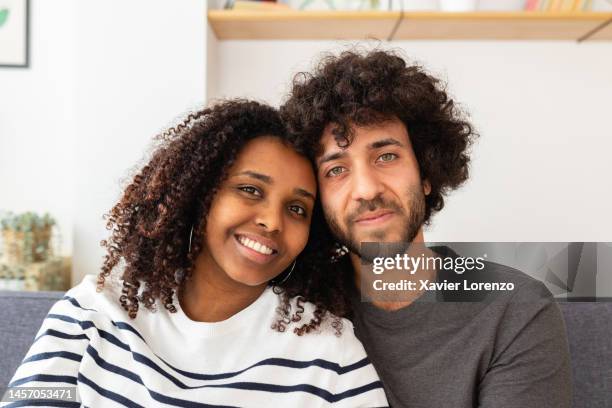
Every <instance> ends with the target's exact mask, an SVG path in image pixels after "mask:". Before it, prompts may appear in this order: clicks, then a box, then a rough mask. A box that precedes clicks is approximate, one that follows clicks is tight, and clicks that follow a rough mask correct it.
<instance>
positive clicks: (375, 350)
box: [353, 247, 571, 408]
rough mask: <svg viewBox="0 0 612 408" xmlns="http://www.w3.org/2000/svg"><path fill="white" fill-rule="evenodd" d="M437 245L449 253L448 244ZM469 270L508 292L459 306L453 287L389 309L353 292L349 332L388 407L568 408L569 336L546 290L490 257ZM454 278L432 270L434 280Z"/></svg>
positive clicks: (484, 294)
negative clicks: (368, 362) (377, 378)
mask: <svg viewBox="0 0 612 408" xmlns="http://www.w3.org/2000/svg"><path fill="white" fill-rule="evenodd" d="M435 251H436V252H438V253H439V254H441V255H443V256H457V254H455V253H454V252H452V250H450V249H449V248H446V247H440V248H436V249H435ZM470 273H472V274H474V273H477V274H479V275H471V276H470V278H469V279H471V280H474V281H495V282H513V283H514V285H515V289H514V290H513V291H510V292H500V291H496V292H495V293H494V292H480V293H476V294H474V293H470V294H469V300H470V301H461V302H457V301H456V300H466V299H465V298H462V294H461V293H457V292H452V293H444V292H437V293H434V292H431V291H428V292H425V294H424V295H422V296H421V298H419V299H418V300H417V301H416V302H414V303H412V304H411V305H409V306H407V307H405V308H402V309H399V310H397V311H391V312H388V311H385V310H382V309H378V308H376V307H375V306H373V305H372V304H371V303H364V302H361V301H360V298H359V296H357V295H356V296H355V297H354V298H353V307H354V313H355V316H354V324H355V331H356V334H357V337H358V338H359V339H360V340H361V341H362V342H363V344H364V346H365V349H366V351H367V353H368V356H369V358H370V360H371V361H372V363H373V364H374V367H375V368H376V369H377V371H378V374H379V375H380V377H381V380H382V382H383V384H384V386H385V391H386V393H387V398H388V400H389V403H390V404H391V406H392V407H407V408H416V407H423V408H425V407H427V408H434V407H435V408H445V407H448V408H462V407H466V408H467V407H487V408H489V407H495V408H513V407H516V408H530V407H533V408H548V407H550V408H565V407H568V408H569V407H570V406H571V374H570V372H571V368H570V362H569V361H570V360H569V349H568V343H567V335H566V331H565V324H564V322H563V317H562V315H561V312H560V310H559V307H558V305H557V304H556V303H555V301H554V299H553V298H552V296H551V294H550V292H549V291H548V289H546V287H545V286H544V285H543V284H542V283H541V282H539V281H537V280H535V279H533V278H531V277H529V276H527V275H526V274H524V273H522V272H520V271H517V270H515V269H512V268H509V267H506V266H503V265H499V264H495V263H490V262H487V263H486V267H485V269H484V270H483V271H481V272H475V271H472V272H470ZM458 276H460V275H457V274H455V273H453V272H449V273H446V274H444V273H443V272H442V271H440V272H438V276H437V280H438V281H443V279H448V280H453V279H458ZM460 277H461V279H463V278H466V277H468V275H467V273H466V274H464V275H463V276H460ZM463 295H467V294H465V293H464V294H463ZM436 299H437V300H436Z"/></svg>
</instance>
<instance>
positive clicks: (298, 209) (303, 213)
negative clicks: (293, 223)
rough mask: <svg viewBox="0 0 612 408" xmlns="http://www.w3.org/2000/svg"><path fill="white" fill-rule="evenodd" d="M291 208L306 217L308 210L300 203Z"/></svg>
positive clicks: (290, 207) (290, 208)
mask: <svg viewBox="0 0 612 408" xmlns="http://www.w3.org/2000/svg"><path fill="white" fill-rule="evenodd" d="M289 210H290V211H293V212H294V213H296V214H297V215H299V216H300V217H306V210H305V209H303V208H302V207H300V206H299V205H292V206H289Z"/></svg>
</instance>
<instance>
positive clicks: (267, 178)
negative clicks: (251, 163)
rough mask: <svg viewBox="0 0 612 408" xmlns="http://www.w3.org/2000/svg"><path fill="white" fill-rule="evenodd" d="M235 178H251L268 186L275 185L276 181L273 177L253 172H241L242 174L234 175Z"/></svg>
mask: <svg viewBox="0 0 612 408" xmlns="http://www.w3.org/2000/svg"><path fill="white" fill-rule="evenodd" d="M235 176H249V177H252V178H254V179H256V180H260V181H263V182H264V183H266V184H273V183H274V180H273V179H272V177H270V176H267V175H265V174H261V173H257V172H256V171H252V170H245V171H241V172H240V173H237V174H234V177H235Z"/></svg>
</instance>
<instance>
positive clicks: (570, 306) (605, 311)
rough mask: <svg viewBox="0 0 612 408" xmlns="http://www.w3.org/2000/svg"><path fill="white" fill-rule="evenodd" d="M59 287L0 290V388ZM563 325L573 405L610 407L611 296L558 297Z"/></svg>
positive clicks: (590, 407)
mask: <svg viewBox="0 0 612 408" xmlns="http://www.w3.org/2000/svg"><path fill="white" fill-rule="evenodd" d="M62 296H63V293H62V292H9V291H0V311H1V312H0V390H3V389H4V388H5V387H6V384H7V383H8V382H9V381H10V379H11V378H12V376H13V374H14V372H15V370H16V369H17V367H18V366H19V364H20V363H21V360H23V357H24V356H25V354H26V352H27V351H28V349H29V348H30V345H31V344H32V341H33V340H34V336H35V335H36V333H37V332H38V329H39V328H40V325H41V323H42V321H43V319H44V317H45V315H46V314H47V312H48V311H49V309H50V308H51V306H52V305H53V304H54V303H55V302H57V301H58V300H59V299H61V298H62ZM559 305H560V307H561V310H562V312H563V315H564V317H565V324H566V327H567V333H568V340H569V346H570V354H571V359H572V374H573V384H574V404H573V407H574V408H612V302H590V303H587V302H561V303H559Z"/></svg>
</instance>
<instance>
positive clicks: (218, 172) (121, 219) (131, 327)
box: [9, 100, 387, 407]
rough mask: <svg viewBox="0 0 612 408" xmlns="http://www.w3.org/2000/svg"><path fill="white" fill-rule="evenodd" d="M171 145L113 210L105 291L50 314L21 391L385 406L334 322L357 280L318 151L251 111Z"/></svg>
mask: <svg viewBox="0 0 612 408" xmlns="http://www.w3.org/2000/svg"><path fill="white" fill-rule="evenodd" d="M159 141H160V145H159V146H158V147H157V148H156V149H155V151H154V152H153V155H152V157H151V159H150V161H149V162H148V164H147V165H145V166H144V168H142V170H141V171H140V172H139V174H137V175H136V176H135V177H134V179H133V181H132V182H131V184H130V185H128V186H127V188H126V189H125V192H124V194H123V196H122V198H121V200H120V201H119V203H117V204H116V205H115V206H114V207H113V209H112V210H111V211H110V213H109V214H108V215H107V217H108V218H107V220H108V224H107V227H108V229H109V230H111V231H112V232H111V237H110V239H109V240H108V241H103V242H102V245H103V246H105V247H106V248H107V252H108V253H107V256H106V258H105V261H104V264H103V267H102V271H101V273H100V275H99V276H98V279H97V281H96V278H95V277H94V276H88V277H86V278H85V279H84V280H83V282H82V283H81V284H79V285H78V286H76V287H74V288H72V289H71V290H69V291H68V292H67V293H66V296H65V297H64V298H63V299H62V300H61V301H59V302H58V303H56V304H55V305H54V306H53V307H52V309H51V311H50V312H49V315H48V316H47V318H46V319H45V321H44V322H43V325H42V327H41V329H40V331H39V333H38V335H37V337H36V339H35V341H34V344H33V345H32V347H31V348H30V350H29V352H28V353H27V355H26V357H25V359H24V360H23V362H22V364H21V366H20V367H19V369H18V370H17V372H16V373H15V375H14V377H13V379H12V381H11V383H10V384H9V386H10V387H16V386H24V387H25V386H28V387H31V386H45V387H48V386H70V385H73V386H76V387H77V390H78V394H79V398H80V401H81V404H83V405H85V406H89V407H100V406H102V407H110V406H145V407H150V406H162V405H163V406H166V405H171V406H189V407H191V406H194V407H196V406H198V407H199V406H202V407H208V406H262V407H263V406H265V407H283V406H291V407H318V406H328V405H330V404H333V406H346V407H359V406H366V407H375V406H386V405H387V402H386V399H385V396H384V393H383V390H382V385H381V383H380V381H379V379H378V377H377V375H376V372H375V370H374V368H373V367H372V365H371V364H370V363H369V362H368V360H367V358H366V355H365V352H364V350H363V347H362V346H361V344H360V343H359V341H358V340H357V339H356V338H355V336H354V334H353V327H352V325H351V323H350V322H349V321H348V320H344V319H340V318H338V317H334V315H332V314H331V313H337V314H338V315H342V314H343V313H345V312H346V311H345V310H342V309H341V307H340V305H343V304H344V301H340V299H344V297H345V296H346V295H347V294H346V293H345V292H344V287H345V286H344V284H345V282H346V280H350V277H343V276H341V275H340V274H336V273H334V271H333V270H332V269H331V268H330V265H329V262H328V260H329V258H330V256H331V255H333V254H332V251H333V248H334V246H333V242H331V241H330V238H329V234H328V231H327V229H326V226H325V222H324V220H323V218H322V215H321V214H322V212H321V208H320V204H319V203H318V201H317V198H316V180H315V176H314V173H313V169H312V165H311V162H310V161H309V160H308V159H307V158H306V157H305V156H304V155H303V153H302V152H304V151H306V144H307V141H305V140H291V139H290V138H288V137H287V136H285V130H284V127H283V125H282V123H281V121H280V119H279V116H278V113H277V112H276V111H275V110H274V109H272V108H270V107H267V106H264V105H261V104H259V103H256V102H248V101H243V100H232V101H227V102H223V103H220V104H217V105H215V106H213V107H212V108H209V109H204V110H202V111H199V112H197V113H195V114H192V115H190V116H189V117H188V118H187V120H185V121H184V122H183V123H181V124H180V125H178V126H176V127H175V128H172V129H171V130H170V131H168V132H166V133H165V134H163V135H161V137H160V138H159ZM141 306H143V307H144V308H141ZM45 405H50V406H65V405H62V404H60V403H59V402H58V401H55V402H54V401H47V403H46V404H45ZM78 405H79V404H78V403H76V404H75V406H78ZM14 406H18V405H14Z"/></svg>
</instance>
